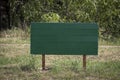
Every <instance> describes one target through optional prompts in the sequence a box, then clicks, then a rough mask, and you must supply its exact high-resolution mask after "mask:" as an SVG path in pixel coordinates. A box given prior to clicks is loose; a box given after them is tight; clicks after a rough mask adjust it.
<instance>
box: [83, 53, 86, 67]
mask: <svg viewBox="0 0 120 80" xmlns="http://www.w3.org/2000/svg"><path fill="white" fill-rule="evenodd" d="M83 68H84V69H86V55H83Z"/></svg>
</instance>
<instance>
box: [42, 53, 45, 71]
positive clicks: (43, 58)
mask: <svg viewBox="0 0 120 80" xmlns="http://www.w3.org/2000/svg"><path fill="white" fill-rule="evenodd" d="M42 70H45V54H42Z"/></svg>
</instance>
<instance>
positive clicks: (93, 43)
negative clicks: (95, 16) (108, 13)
mask: <svg viewBox="0 0 120 80" xmlns="http://www.w3.org/2000/svg"><path fill="white" fill-rule="evenodd" d="M31 54H47V55H49V54H52V55H97V54H98V25H97V24H95V23H36V22H35V23H31Z"/></svg>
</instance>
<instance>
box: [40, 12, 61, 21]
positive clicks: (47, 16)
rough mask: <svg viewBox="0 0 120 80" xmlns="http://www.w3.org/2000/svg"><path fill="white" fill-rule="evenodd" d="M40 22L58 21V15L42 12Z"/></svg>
mask: <svg viewBox="0 0 120 80" xmlns="http://www.w3.org/2000/svg"><path fill="white" fill-rule="evenodd" d="M41 19H42V20H41V21H42V22H59V21H60V16H59V15H58V14H56V13H53V12H49V13H47V14H43V15H42V16H41Z"/></svg>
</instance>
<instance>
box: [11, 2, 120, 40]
mask: <svg viewBox="0 0 120 80" xmlns="http://www.w3.org/2000/svg"><path fill="white" fill-rule="evenodd" d="M119 4H120V0H22V1H19V0H11V1H10V6H11V10H10V11H11V25H12V26H23V27H22V28H25V26H26V25H25V24H27V25H28V26H29V25H30V23H31V22H96V23H98V24H99V27H100V37H103V38H104V39H112V38H113V37H119V36H120V10H119V9H120V5H119ZM101 35H102V36H101Z"/></svg>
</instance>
